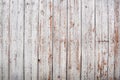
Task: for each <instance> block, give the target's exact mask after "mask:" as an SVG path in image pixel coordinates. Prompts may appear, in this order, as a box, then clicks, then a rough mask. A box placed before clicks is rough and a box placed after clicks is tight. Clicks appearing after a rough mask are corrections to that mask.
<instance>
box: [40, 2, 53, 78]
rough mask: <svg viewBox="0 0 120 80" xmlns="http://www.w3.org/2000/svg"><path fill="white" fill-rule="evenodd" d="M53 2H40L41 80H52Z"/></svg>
mask: <svg viewBox="0 0 120 80" xmlns="http://www.w3.org/2000/svg"><path fill="white" fill-rule="evenodd" d="M52 10H53V2H52V0H40V1H39V42H40V43H39V60H38V62H39V80H52V56H53V55H52V26H53V12H52Z"/></svg>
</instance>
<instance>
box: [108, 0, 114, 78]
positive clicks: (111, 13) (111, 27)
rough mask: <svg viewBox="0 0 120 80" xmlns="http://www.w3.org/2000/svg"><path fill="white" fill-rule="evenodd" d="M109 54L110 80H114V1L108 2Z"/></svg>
mask: <svg viewBox="0 0 120 80" xmlns="http://www.w3.org/2000/svg"><path fill="white" fill-rule="evenodd" d="M108 26H109V54H108V80H114V0H109V1H108Z"/></svg>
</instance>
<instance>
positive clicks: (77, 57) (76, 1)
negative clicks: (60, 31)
mask: <svg viewBox="0 0 120 80" xmlns="http://www.w3.org/2000/svg"><path fill="white" fill-rule="evenodd" d="M81 29H82V28H81V0H68V62H67V63H68V64H67V73H68V75H67V79H68V80H80V71H81V65H80V64H81V38H82V37H81V31H82V30H81Z"/></svg>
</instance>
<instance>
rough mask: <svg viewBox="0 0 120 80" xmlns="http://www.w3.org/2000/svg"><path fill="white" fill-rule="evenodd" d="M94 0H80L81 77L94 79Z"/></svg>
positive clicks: (82, 79)
mask: <svg viewBox="0 0 120 80" xmlns="http://www.w3.org/2000/svg"><path fill="white" fill-rule="evenodd" d="M94 12H95V11H94V0H82V78H81V80H94V52H95V26H94V24H95V23H94V14H95V13H94Z"/></svg>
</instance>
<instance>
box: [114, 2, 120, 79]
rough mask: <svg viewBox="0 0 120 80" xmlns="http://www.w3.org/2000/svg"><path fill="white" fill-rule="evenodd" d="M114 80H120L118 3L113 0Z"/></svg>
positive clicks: (119, 14) (119, 6) (119, 7)
mask: <svg viewBox="0 0 120 80" xmlns="http://www.w3.org/2000/svg"><path fill="white" fill-rule="evenodd" d="M114 14H115V15H114V17H115V18H114V21H115V22H114V40H113V41H114V80H119V79H120V63H119V61H120V54H119V53H120V36H119V35H120V1H119V0H114Z"/></svg>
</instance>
